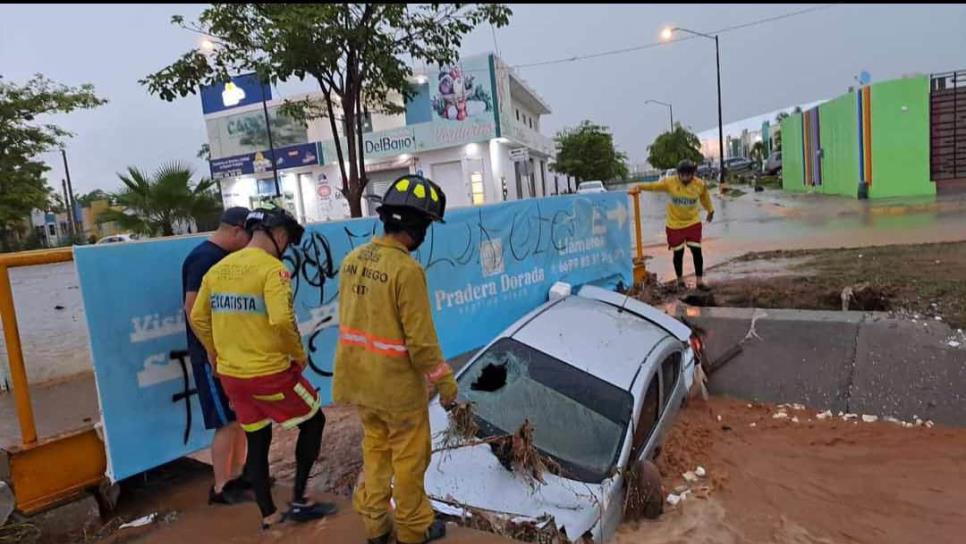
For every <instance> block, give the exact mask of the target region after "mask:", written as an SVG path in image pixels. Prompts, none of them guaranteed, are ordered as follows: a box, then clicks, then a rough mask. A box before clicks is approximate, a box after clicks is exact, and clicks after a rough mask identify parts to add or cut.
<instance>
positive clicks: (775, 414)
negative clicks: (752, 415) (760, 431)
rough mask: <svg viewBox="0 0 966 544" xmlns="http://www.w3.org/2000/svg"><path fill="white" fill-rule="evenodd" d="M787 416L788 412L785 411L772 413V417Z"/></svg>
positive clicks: (782, 417) (781, 417)
mask: <svg viewBox="0 0 966 544" xmlns="http://www.w3.org/2000/svg"><path fill="white" fill-rule="evenodd" d="M787 417H788V414H786V413H785V412H776V413H774V414H772V415H771V418H772V419H785V418H787Z"/></svg>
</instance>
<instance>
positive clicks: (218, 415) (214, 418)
mask: <svg viewBox="0 0 966 544" xmlns="http://www.w3.org/2000/svg"><path fill="white" fill-rule="evenodd" d="M248 213H249V209H248V208H242V207H234V208H228V209H227V210H225V211H224V212H223V213H222V214H221V220H220V221H219V224H218V229H217V230H216V231H215V232H214V233H212V235H211V236H209V237H208V239H207V240H205V241H204V242H201V243H200V244H198V245H197V246H196V247H195V248H194V249H193V250H191V253H189V254H188V256H187V257H186V258H185V260H184V263H183V264H182V265H181V295H182V302H183V303H184V312H185V317H186V321H188V322H189V326H188V327H185V332H186V334H187V337H188V355H189V356H190V357H191V370H192V373H193V374H194V378H195V388H196V389H197V391H198V402H199V403H200V404H201V414H202V417H203V418H204V421H205V428H206V429H214V431H215V436H214V439H212V441H211V468H212V471H213V472H214V478H215V482H214V485H212V487H211V489H210V490H209V491H208V504H235V503H237V502H242V501H243V500H245V497H244V493H243V491H244V490H246V489H249V488H250V487H251V485H250V484H249V483H248V481H247V480H246V479H245V478H244V477H243V475H242V472H243V469H244V468H245V457H246V450H247V446H246V441H245V431H243V430H242V428H241V426H240V425H238V422H237V421H235V412H233V411H232V409H231V407H230V406H229V405H228V397H227V396H225V390H224V388H223V387H222V386H221V380H219V379H218V376H216V375H215V371H214V368H213V364H214V362H215V361H214V360H209V358H208V353H207V352H206V351H205V348H204V346H202V345H201V342H199V341H198V337H197V336H195V331H194V329H192V327H191V326H190V320H191V308H192V307H193V306H194V304H195V299H196V298H197V296H198V290H199V289H200V288H201V280H202V278H203V277H204V275H205V274H206V273H207V272H208V270H209V269H211V267H212V266H214V265H215V264H217V263H218V262H219V261H221V260H222V259H223V258H224V257H225V256H226V255H228V254H229V253H232V252H235V251H238V250H239V249H241V248H243V247H245V245H246V244H248V241H249V240H250V239H251V238H250V236H249V234H248V231H246V230H245V219H246V218H247V217H248Z"/></svg>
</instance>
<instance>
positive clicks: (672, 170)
mask: <svg viewBox="0 0 966 544" xmlns="http://www.w3.org/2000/svg"><path fill="white" fill-rule="evenodd" d="M676 175H678V171H677V169H676V168H668V169H667V170H665V171H664V173H663V174H661V179H665V178H669V177H671V176H676Z"/></svg>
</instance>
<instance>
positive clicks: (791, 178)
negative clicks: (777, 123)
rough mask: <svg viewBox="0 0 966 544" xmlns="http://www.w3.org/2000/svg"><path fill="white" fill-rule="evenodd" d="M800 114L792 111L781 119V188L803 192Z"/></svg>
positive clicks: (803, 173) (803, 174)
mask: <svg viewBox="0 0 966 544" xmlns="http://www.w3.org/2000/svg"><path fill="white" fill-rule="evenodd" d="M802 152H803V149H802V114H800V113H793V114H791V115H789V116H788V117H786V118H785V119H784V120H782V188H783V189H784V190H786V191H792V192H796V193H804V192H805V189H806V188H805V172H804V170H803V168H804V165H803V164H802Z"/></svg>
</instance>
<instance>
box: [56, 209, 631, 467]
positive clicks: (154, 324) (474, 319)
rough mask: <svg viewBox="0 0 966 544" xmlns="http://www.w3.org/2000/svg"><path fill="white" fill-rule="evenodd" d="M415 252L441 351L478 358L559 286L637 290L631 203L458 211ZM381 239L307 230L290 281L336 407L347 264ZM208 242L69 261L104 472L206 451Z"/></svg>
mask: <svg viewBox="0 0 966 544" xmlns="http://www.w3.org/2000/svg"><path fill="white" fill-rule="evenodd" d="M446 219H447V222H446V224H443V225H439V224H437V225H434V226H433V228H432V229H431V231H430V233H429V235H428V236H427V239H426V242H425V243H424V244H423V246H422V247H420V249H419V250H418V251H417V252H415V253H413V258H415V259H417V260H418V261H419V262H420V263H421V264H422V265H423V267H424V268H425V269H426V272H427V278H428V282H429V297H430V304H431V306H432V309H433V314H434V315H433V318H434V322H435V325H436V328H437V331H438V333H439V338H440V342H441V343H442V348H443V351H444V354H445V355H446V356H447V357H453V356H456V355H459V354H461V353H465V352H467V351H470V350H473V349H476V348H479V347H481V346H482V345H484V344H485V343H487V342H488V341H489V340H491V339H492V338H493V337H494V336H495V335H496V334H498V333H499V332H500V331H502V330H503V329H504V328H506V327H507V326H509V325H510V324H511V323H512V322H513V321H515V320H516V319H519V318H520V317H522V316H523V315H525V314H526V313H527V312H529V311H530V310H532V309H534V308H535V307H537V306H538V305H540V304H541V303H543V302H545V301H546V300H547V293H548V290H549V289H550V286H551V285H553V283H554V282H556V281H564V282H569V283H572V284H574V285H575V286H577V285H580V284H584V283H591V282H592V283H597V284H601V285H611V286H612V285H615V284H616V283H617V282H618V281H623V282H624V283H625V284H629V283H630V281H631V258H630V255H629V250H630V246H631V238H630V229H629V228H628V213H627V196H626V195H624V194H623V193H603V194H594V195H574V196H566V197H552V198H544V199H529V200H523V201H515V202H507V203H502V204H496V205H491V206H483V207H477V208H464V209H457V210H454V211H452V212H451V213H449V214H447V216H446ZM378 233H379V225H378V223H377V222H376V220H374V219H356V220H350V221H340V222H330V223H316V224H312V225H308V227H307V229H306V233H305V236H304V237H303V240H302V244H301V246H300V247H299V248H297V250H296V249H293V250H291V251H289V252H288V253H287V254H286V255H285V256H284V259H283V260H284V261H285V263H286V264H287V266H288V267H289V269H290V270H291V272H292V280H291V281H292V288H293V290H294V292H295V309H296V314H297V318H298V327H299V331H300V332H301V334H302V339H303V341H304V343H305V347H306V351H307V353H308V355H309V361H308V363H309V367H308V368H307V369H306V377H307V378H308V379H309V380H310V381H311V382H312V384H313V385H315V386H316V387H318V388H319V391H320V393H321V396H322V399H323V401H324V402H325V403H329V402H331V392H330V386H331V377H332V370H333V364H332V357H333V354H334V351H335V346H336V341H337V336H338V316H339V312H338V296H339V266H340V264H341V262H342V259H343V257H344V256H345V255H346V254H347V253H348V252H349V251H351V250H352V249H353V248H355V247H359V246H360V245H362V244H365V243H367V242H368V241H369V240H370V239H371V238H372V237H373V236H374V235H377V234H378ZM202 240H204V237H202V236H194V237H184V238H167V239H162V240H154V241H145V242H135V243H127V244H111V245H104V246H78V247H76V248H75V250H74V251H75V261H76V265H77V272H78V277H79V279H80V286H81V290H82V295H83V299H84V306H85V313H86V317H87V324H88V328H89V331H90V338H91V353H92V356H93V362H94V372H95V377H96V380H97V389H98V395H99V399H100V406H101V411H102V414H103V421H102V424H103V428H104V437H105V443H106V446H107V455H108V475H109V476H110V478H111V479H112V480H118V479H122V478H126V477H129V476H131V475H134V474H137V473H139V472H142V471H144V470H147V469H150V468H153V467H156V466H158V465H160V464H163V463H166V462H168V461H171V460H173V459H176V458H178V457H181V456H183V455H186V454H188V453H191V452H193V451H196V450H198V449H201V448H204V447H206V446H208V444H209V442H210V439H211V434H210V432H208V431H205V430H204V428H203V427H204V426H203V424H202V421H201V412H200V409H199V406H198V400H197V393H196V391H195V386H194V384H193V383H192V377H191V367H190V364H191V362H190V360H189V358H188V356H187V354H186V347H187V344H186V340H185V317H184V315H183V312H182V301H181V263H182V261H183V259H184V258H185V256H186V255H187V254H188V253H189V252H190V251H191V249H192V248H193V247H195V246H196V245H197V244H199V243H201V241H202Z"/></svg>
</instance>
